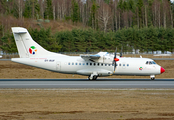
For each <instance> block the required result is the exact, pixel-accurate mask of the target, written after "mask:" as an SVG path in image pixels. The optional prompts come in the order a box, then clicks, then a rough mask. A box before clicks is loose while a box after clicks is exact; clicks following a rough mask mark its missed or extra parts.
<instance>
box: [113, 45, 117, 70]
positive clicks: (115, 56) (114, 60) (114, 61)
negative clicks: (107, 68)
mask: <svg viewBox="0 0 174 120" xmlns="http://www.w3.org/2000/svg"><path fill="white" fill-rule="evenodd" d="M116 58H117V47H116V50H115V54H114V59H113V64H114V73H115V69H116Z"/></svg>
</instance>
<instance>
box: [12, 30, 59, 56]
mask: <svg viewBox="0 0 174 120" xmlns="http://www.w3.org/2000/svg"><path fill="white" fill-rule="evenodd" d="M12 32H13V35H14V38H15V42H16V45H17V49H18V52H19V56H20V58H30V57H42V56H53V55H56V53H53V52H49V51H47V50H45V49H44V48H43V47H41V46H40V45H39V44H38V43H36V42H35V41H34V40H33V39H32V37H31V36H30V34H29V32H28V30H27V29H25V28H22V27H12Z"/></svg>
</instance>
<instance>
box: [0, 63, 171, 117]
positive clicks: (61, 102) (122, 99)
mask: <svg viewBox="0 0 174 120" xmlns="http://www.w3.org/2000/svg"><path fill="white" fill-rule="evenodd" d="M156 62H157V63H158V64H159V65H161V66H162V67H164V68H165V70H166V72H165V73H163V74H161V75H158V76H156V78H174V77H173V76H174V62H173V61H172V60H162V61H159V60H158V61H156ZM112 77H114V78H149V76H148V77H143V76H142V77H139V76H138V77H136V76H112ZM0 78H87V77H86V76H80V75H66V74H59V73H53V72H49V71H46V70H42V69H38V68H34V67H30V66H25V65H21V64H17V63H13V62H11V61H0ZM107 119H108V120H173V119H174V89H0V120H107Z"/></svg>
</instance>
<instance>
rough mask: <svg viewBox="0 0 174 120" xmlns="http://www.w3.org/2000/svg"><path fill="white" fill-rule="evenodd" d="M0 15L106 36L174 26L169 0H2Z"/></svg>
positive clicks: (173, 5) (173, 12)
mask: <svg viewBox="0 0 174 120" xmlns="http://www.w3.org/2000/svg"><path fill="white" fill-rule="evenodd" d="M0 14H1V15H13V16H14V17H16V18H19V19H21V18H33V19H49V20H55V21H56V20H65V21H72V22H73V23H74V24H76V23H77V22H80V23H82V24H83V25H84V26H90V27H92V28H93V29H95V30H102V31H104V32H107V31H109V30H112V31H117V30H120V29H123V28H125V27H126V28H129V27H133V26H137V28H138V29H139V28H143V27H150V26H154V27H158V28H160V27H164V28H169V27H170V28H173V26H174V25H173V22H174V20H173V16H174V4H173V3H171V2H170V1H169V0H1V1H0Z"/></svg>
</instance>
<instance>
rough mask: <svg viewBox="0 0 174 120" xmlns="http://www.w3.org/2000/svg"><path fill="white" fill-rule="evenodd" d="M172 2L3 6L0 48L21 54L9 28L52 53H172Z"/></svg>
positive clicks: (36, 0)
mask: <svg viewBox="0 0 174 120" xmlns="http://www.w3.org/2000/svg"><path fill="white" fill-rule="evenodd" d="M173 18H174V4H173V3H171V2H170V1H169V0H0V48H1V50H2V51H4V52H6V53H15V52H17V49H16V45H15V42H14V38H13V35H12V33H11V27H25V28H27V29H28V30H29V32H30V34H31V36H32V38H33V39H34V40H35V41H36V42H37V43H39V44H40V45H41V46H43V47H44V48H45V49H47V50H50V51H53V52H98V51H109V52H112V51H114V50H115V48H116V47H117V49H118V50H120V49H121V48H123V51H125V52H130V51H132V49H139V50H140V51H141V52H148V51H156V50H161V51H171V52H174V29H173V27H174V24H173V23H174V19H173Z"/></svg>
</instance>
